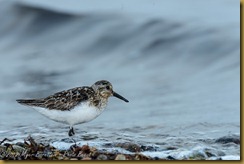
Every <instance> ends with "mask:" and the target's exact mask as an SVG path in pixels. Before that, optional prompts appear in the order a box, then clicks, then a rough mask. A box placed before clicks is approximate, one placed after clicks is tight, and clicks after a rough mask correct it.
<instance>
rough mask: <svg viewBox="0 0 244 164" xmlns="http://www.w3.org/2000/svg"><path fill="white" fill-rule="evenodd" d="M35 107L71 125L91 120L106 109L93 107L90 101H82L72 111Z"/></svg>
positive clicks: (42, 112)
mask: <svg viewBox="0 0 244 164" xmlns="http://www.w3.org/2000/svg"><path fill="white" fill-rule="evenodd" d="M33 108H34V109H35V110H36V111H38V112H39V113H41V114H43V115H44V116H46V117H48V118H50V119H52V120H54V121H57V122H62V123H65V124H69V125H71V126H72V125H76V124H82V123H85V122H88V121H91V120H93V119H95V118H96V117H97V116H99V115H100V114H101V113H102V112H103V110H104V108H103V109H98V108H95V107H91V106H89V105H88V103H82V104H80V105H78V106H77V107H75V108H74V109H71V110H70V111H61V110H55V109H52V110H49V109H45V108H41V107H33Z"/></svg>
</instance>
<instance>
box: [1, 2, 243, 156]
mask: <svg viewBox="0 0 244 164" xmlns="http://www.w3.org/2000/svg"><path fill="white" fill-rule="evenodd" d="M18 2H19V3H16V2H15V1H0V3H1V5H0V12H1V14H0V21H1V22H3V23H1V25H0V54H1V60H0V78H1V79H2V80H1V81H0V109H1V115H0V124H1V126H0V139H1V138H5V137H7V138H11V139H15V140H14V142H17V141H20V140H23V139H24V138H25V137H26V136H28V135H29V134H31V135H32V136H33V137H35V138H36V139H37V140H39V141H40V142H47V143H54V144H57V143H58V144H60V145H62V144H63V140H62V139H65V138H68V137H67V131H68V126H66V125H63V124H60V123H56V122H53V121H50V120H48V119H47V118H45V117H43V116H42V115H40V114H39V113H37V112H35V111H34V110H32V109H30V108H27V107H24V106H21V105H19V104H17V103H16V102H15V100H16V99H18V98H38V97H45V96H48V95H49V94H52V93H55V92H57V91H61V90H64V89H69V88H73V87H76V86H83V85H88V86H89V85H91V84H93V83H94V82H95V81H97V80H100V79H107V80H109V81H111V82H112V83H113V86H114V89H115V91H116V92H118V93H120V94H121V95H123V96H124V97H125V98H127V99H128V100H129V101H130V103H128V104H127V103H124V102H123V101H120V100H118V99H115V98H110V100H109V105H108V107H107V108H108V110H106V111H105V112H104V113H103V114H102V115H101V116H99V117H98V118H97V119H96V120H93V121H92V122H89V123H87V124H83V125H77V126H75V129H76V132H77V136H76V140H77V141H78V142H79V141H80V142H83V141H84V140H85V141H86V142H87V143H90V144H94V143H95V144H96V145H100V146H99V147H100V148H101V149H103V148H107V147H106V146H104V143H107V142H110V143H116V142H132V143H137V144H140V145H152V146H153V147H155V148H156V149H155V150H154V151H149V152H147V151H146V152H144V153H145V154H147V155H148V153H149V155H151V156H164V155H171V156H175V158H177V159H184V155H185V156H187V155H188V156H190V155H192V153H193V154H194V152H196V151H197V152H204V150H205V149H210V150H211V151H212V153H213V154H215V157H216V158H217V157H223V158H225V159H226V158H227V159H228V158H229V159H239V155H240V146H239V145H238V144H232V143H227V144H221V143H215V140H216V139H218V138H220V137H223V136H231V137H233V136H234V137H239V136H240V50H239V49H240V47H239V45H240V39H239V25H240V24H239V12H236V8H237V7H238V9H239V4H235V3H234V2H233V1H227V0H226V1H221V3H220V1H219V3H217V2H215V3H212V4H211V8H210V7H209V8H208V10H207V9H206V8H207V7H208V6H209V5H208V4H204V3H203V4H201V3H199V2H198V3H196V4H195V8H189V7H188V6H189V5H187V3H188V4H191V3H192V2H193V1H190V0H188V1H187V2H186V4H184V5H182V6H181V7H179V9H180V10H181V12H182V14H180V18H179V17H178V16H176V15H175V10H176V9H177V8H176V9H175V10H174V9H173V8H170V7H168V8H167V7H165V6H175V3H176V1H169V2H167V1H160V2H159V1H153V3H152V4H151V1H150V3H149V2H148V1H146V0H145V1H140V3H139V2H138V1H136V0H134V1H132V2H131V1H128V2H127V1H123V2H122V1H121V2H117V3H115V2H112V1H106V2H105V3H103V4H102V5H98V6H95V7H91V3H90V1H83V3H82V5H81V4H80V1H75V0H73V1H71V3H69V4H68V5H63V3H61V2H60V3H58V4H57V3H56V1H51V2H49V1H41V2H40V1H39V2H38V3H37V2H35V3H34V2H32V1H30V0H28V1H18ZM20 2H21V3H20ZM95 2H96V3H98V1H93V3H95ZM129 2H130V3H132V4H137V5H138V6H137V8H136V9H135V7H131V5H129V4H130V3H129ZM96 3H95V4H96ZM206 3H207V2H206ZM53 4H56V5H55V6H54V5H53ZM160 6H162V8H164V10H160ZM201 6H203V7H201ZM220 6H221V7H220ZM204 7H205V8H204ZM117 9H119V10H117ZM194 11H201V12H194ZM192 12H194V15H193V14H192ZM214 12H216V13H214ZM221 14H222V15H221ZM223 16H225V19H223V18H222V17H223ZM168 147H176V149H174V150H167V148H168ZM112 148H113V147H112ZM118 151H121V149H119V150H118ZM162 152H163V153H162ZM158 153H159V154H158ZM160 153H161V154H160ZM184 153H185V154H184ZM176 154H177V155H176ZM204 155H206V154H204ZM206 158H207V157H206ZM211 159H212V158H211Z"/></svg>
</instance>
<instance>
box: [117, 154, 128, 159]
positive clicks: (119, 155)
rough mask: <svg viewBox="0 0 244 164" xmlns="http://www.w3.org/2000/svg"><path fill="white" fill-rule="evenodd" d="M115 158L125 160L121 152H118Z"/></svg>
mask: <svg viewBox="0 0 244 164" xmlns="http://www.w3.org/2000/svg"><path fill="white" fill-rule="evenodd" d="M115 160H126V157H125V156H124V155H123V154H118V155H117V156H116V158H115Z"/></svg>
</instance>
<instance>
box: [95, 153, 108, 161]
mask: <svg viewBox="0 0 244 164" xmlns="http://www.w3.org/2000/svg"><path fill="white" fill-rule="evenodd" d="M97 160H108V157H107V156H106V155H104V154H100V155H98V157H97Z"/></svg>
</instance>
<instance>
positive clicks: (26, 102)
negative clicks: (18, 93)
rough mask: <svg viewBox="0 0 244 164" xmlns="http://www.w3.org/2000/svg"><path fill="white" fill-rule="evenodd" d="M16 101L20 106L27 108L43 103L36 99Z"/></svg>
mask: <svg viewBox="0 0 244 164" xmlns="http://www.w3.org/2000/svg"><path fill="white" fill-rule="evenodd" d="M16 101H17V102H18V103H20V104H22V105H29V106H36V105H38V104H40V103H43V100H38V99H18V100H16Z"/></svg>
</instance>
